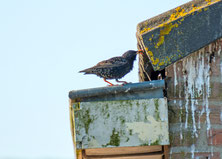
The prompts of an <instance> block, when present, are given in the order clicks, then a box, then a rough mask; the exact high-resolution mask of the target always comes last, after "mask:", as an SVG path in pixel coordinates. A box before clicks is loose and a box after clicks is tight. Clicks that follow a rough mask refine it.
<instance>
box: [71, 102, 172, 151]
mask: <svg viewBox="0 0 222 159" xmlns="http://www.w3.org/2000/svg"><path fill="white" fill-rule="evenodd" d="M80 108H81V109H79V110H76V111H75V137H76V146H77V149H82V148H102V147H121V146H141V145H152V144H160V145H167V144H169V133H168V111H167V99H166V98H158V99H139V100H119V101H97V102H81V103H80ZM142 137H144V139H142Z"/></svg>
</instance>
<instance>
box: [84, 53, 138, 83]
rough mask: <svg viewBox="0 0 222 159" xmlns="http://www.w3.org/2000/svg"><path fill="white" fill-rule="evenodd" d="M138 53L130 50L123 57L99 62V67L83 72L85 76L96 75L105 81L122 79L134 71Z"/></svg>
mask: <svg viewBox="0 0 222 159" xmlns="http://www.w3.org/2000/svg"><path fill="white" fill-rule="evenodd" d="M136 55H137V51H133V50H129V51H127V52H125V53H124V54H123V55H122V56H118V57H113V58H111V59H108V60H104V61H101V62H99V63H98V64H97V65H95V66H93V67H91V68H88V69H85V70H82V71H80V72H84V73H85V74H95V75H97V76H99V77H102V78H105V79H120V78H122V77H123V76H125V75H126V74H127V73H129V72H130V71H131V70H132V69H133V62H134V60H135V59H136Z"/></svg>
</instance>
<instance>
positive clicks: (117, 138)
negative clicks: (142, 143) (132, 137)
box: [102, 128, 120, 147]
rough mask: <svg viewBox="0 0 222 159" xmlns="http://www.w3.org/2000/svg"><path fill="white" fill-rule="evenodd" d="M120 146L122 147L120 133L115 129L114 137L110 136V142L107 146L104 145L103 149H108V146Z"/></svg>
mask: <svg viewBox="0 0 222 159" xmlns="http://www.w3.org/2000/svg"><path fill="white" fill-rule="evenodd" d="M109 145H110V146H119V145H120V136H119V132H117V131H116V129H115V128H114V129H113V131H112V135H111V136H110V141H109V143H107V144H106V145H102V147H107V146H109Z"/></svg>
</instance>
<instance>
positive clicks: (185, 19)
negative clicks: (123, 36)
mask: <svg viewBox="0 0 222 159" xmlns="http://www.w3.org/2000/svg"><path fill="white" fill-rule="evenodd" d="M221 28H222V0H196V1H191V2H189V3H186V4H184V5H182V6H180V7H177V8H175V9H172V10H170V11H168V12H165V13H163V14H160V15H159V16H156V17H154V18H151V19H148V20H146V21H143V22H141V23H139V24H138V26H137V38H138V42H139V46H140V47H141V48H142V49H144V50H145V51H146V54H147V55H148V57H149V59H150V62H151V64H152V66H153V69H154V70H155V71H157V70H162V69H164V68H165V67H166V66H168V65H170V64H172V63H174V62H176V61H178V60H179V59H181V58H183V57H185V56H187V55H189V54H191V53H193V52H195V51H197V50H199V49H200V48H202V47H204V46H206V45H207V44H209V43H211V42H213V41H215V40H217V39H219V38H220V37H222V29H221Z"/></svg>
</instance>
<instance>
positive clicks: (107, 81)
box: [103, 78, 114, 86]
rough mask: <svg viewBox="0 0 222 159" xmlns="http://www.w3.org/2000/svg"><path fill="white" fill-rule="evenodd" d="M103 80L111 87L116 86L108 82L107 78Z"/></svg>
mask: <svg viewBox="0 0 222 159" xmlns="http://www.w3.org/2000/svg"><path fill="white" fill-rule="evenodd" d="M103 80H104V81H105V82H106V83H109V84H110V85H109V86H114V85H113V84H112V83H110V82H109V81H107V80H106V79H105V78H103Z"/></svg>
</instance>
